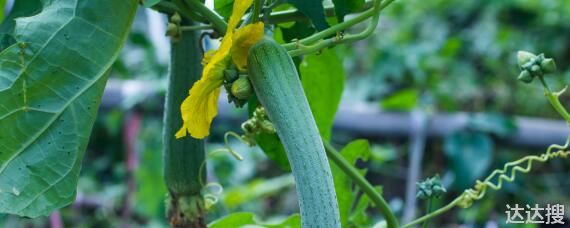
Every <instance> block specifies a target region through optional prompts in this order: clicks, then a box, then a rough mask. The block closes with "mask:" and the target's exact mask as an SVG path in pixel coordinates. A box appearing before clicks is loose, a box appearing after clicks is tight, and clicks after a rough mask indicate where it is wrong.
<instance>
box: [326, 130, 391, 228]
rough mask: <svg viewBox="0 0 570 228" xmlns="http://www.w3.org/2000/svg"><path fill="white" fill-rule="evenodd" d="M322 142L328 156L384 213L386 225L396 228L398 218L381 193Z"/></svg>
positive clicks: (327, 144)
mask: <svg viewBox="0 0 570 228" xmlns="http://www.w3.org/2000/svg"><path fill="white" fill-rule="evenodd" d="M323 144H324V145H325V151H326V152H327V156H328V158H329V159H330V160H332V161H333V162H334V163H335V164H336V165H337V166H338V167H339V168H340V169H342V171H343V172H344V173H345V174H346V175H347V176H349V177H350V178H351V179H352V181H354V183H355V184H356V185H358V187H360V189H361V190H362V191H363V192H364V193H365V194H366V195H368V197H369V198H370V200H372V202H374V204H375V205H376V206H377V207H378V208H379V209H380V212H382V215H384V217H385V218H386V223H387V224H388V227H390V228H397V227H398V219H396V216H395V215H394V213H392V210H390V206H389V205H388V203H387V202H386V201H385V200H384V198H382V195H380V194H379V193H378V192H377V191H376V190H375V189H374V187H373V186H372V185H371V184H370V183H369V182H368V181H366V179H364V177H362V176H361V175H360V173H359V172H358V170H356V168H354V167H353V166H352V165H351V164H349V163H348V162H347V161H346V160H345V159H344V158H343V157H342V156H341V155H340V153H339V152H338V151H337V150H336V149H335V148H334V147H333V146H332V145H331V144H330V143H328V142H327V141H324V140H323Z"/></svg>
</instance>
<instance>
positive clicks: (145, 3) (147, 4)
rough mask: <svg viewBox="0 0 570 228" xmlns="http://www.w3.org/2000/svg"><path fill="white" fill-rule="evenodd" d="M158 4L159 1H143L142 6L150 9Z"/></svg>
mask: <svg viewBox="0 0 570 228" xmlns="http://www.w3.org/2000/svg"><path fill="white" fill-rule="evenodd" d="M159 2H160V0H143V6H144V7H147V8H150V7H153V6H154V5H156V4H158V3H159Z"/></svg>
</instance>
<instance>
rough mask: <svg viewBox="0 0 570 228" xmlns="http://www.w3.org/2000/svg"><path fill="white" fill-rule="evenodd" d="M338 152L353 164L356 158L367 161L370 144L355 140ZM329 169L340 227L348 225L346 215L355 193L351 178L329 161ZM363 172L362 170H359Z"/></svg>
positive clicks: (348, 213)
mask: <svg viewBox="0 0 570 228" xmlns="http://www.w3.org/2000/svg"><path fill="white" fill-rule="evenodd" d="M340 154H341V155H342V156H343V157H344V159H346V161H347V162H348V163H350V164H351V165H354V164H355V163H356V161H357V160H359V159H360V160H363V161H367V160H368V158H369V157H370V146H369V145H368V141H366V140H362V139H361V140H355V141H352V142H351V143H349V144H348V145H346V146H345V147H344V148H343V149H342V151H341V152H340ZM330 166H331V171H332V174H333V178H334V190H335V192H336V197H337V200H338V208H339V212H340V222H341V224H342V227H348V226H347V223H348V217H349V215H350V209H351V208H352V205H353V203H354V199H356V194H355V192H354V191H353V190H352V186H353V182H352V179H351V178H350V177H349V176H347V175H346V174H345V173H344V172H343V171H342V169H340V168H339V167H338V166H337V165H336V164H333V163H331V164H330ZM361 172H362V173H364V172H365V171H364V170H361Z"/></svg>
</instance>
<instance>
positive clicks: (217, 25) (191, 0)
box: [176, 0, 228, 35]
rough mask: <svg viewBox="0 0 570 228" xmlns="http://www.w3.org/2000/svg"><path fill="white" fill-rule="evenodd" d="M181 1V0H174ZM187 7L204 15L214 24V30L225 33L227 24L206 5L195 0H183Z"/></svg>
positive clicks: (221, 33)
mask: <svg viewBox="0 0 570 228" xmlns="http://www.w3.org/2000/svg"><path fill="white" fill-rule="evenodd" d="M176 1H181V0H176ZM184 2H185V3H186V4H187V6H188V7H190V9H191V11H192V10H194V11H196V12H198V13H199V14H200V15H202V16H204V17H205V18H206V19H207V20H208V21H209V22H210V23H211V24H212V26H214V30H216V31H217V32H218V33H220V35H224V34H226V30H227V28H228V24H227V23H226V22H225V21H224V19H223V18H222V17H221V16H220V15H218V14H217V13H216V12H214V11H212V10H210V9H209V8H208V7H206V5H204V4H203V3H201V2H200V1H197V0H184Z"/></svg>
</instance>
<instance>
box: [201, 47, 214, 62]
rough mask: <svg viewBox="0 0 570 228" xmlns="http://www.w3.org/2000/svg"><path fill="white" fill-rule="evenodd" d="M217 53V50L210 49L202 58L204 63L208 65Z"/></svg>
mask: <svg viewBox="0 0 570 228" xmlns="http://www.w3.org/2000/svg"><path fill="white" fill-rule="evenodd" d="M215 54H216V50H209V51H207V52H206V53H204V57H203V58H202V65H204V66H206V65H208V63H209V62H210V61H211V60H212V58H213V57H214V55H215Z"/></svg>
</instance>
